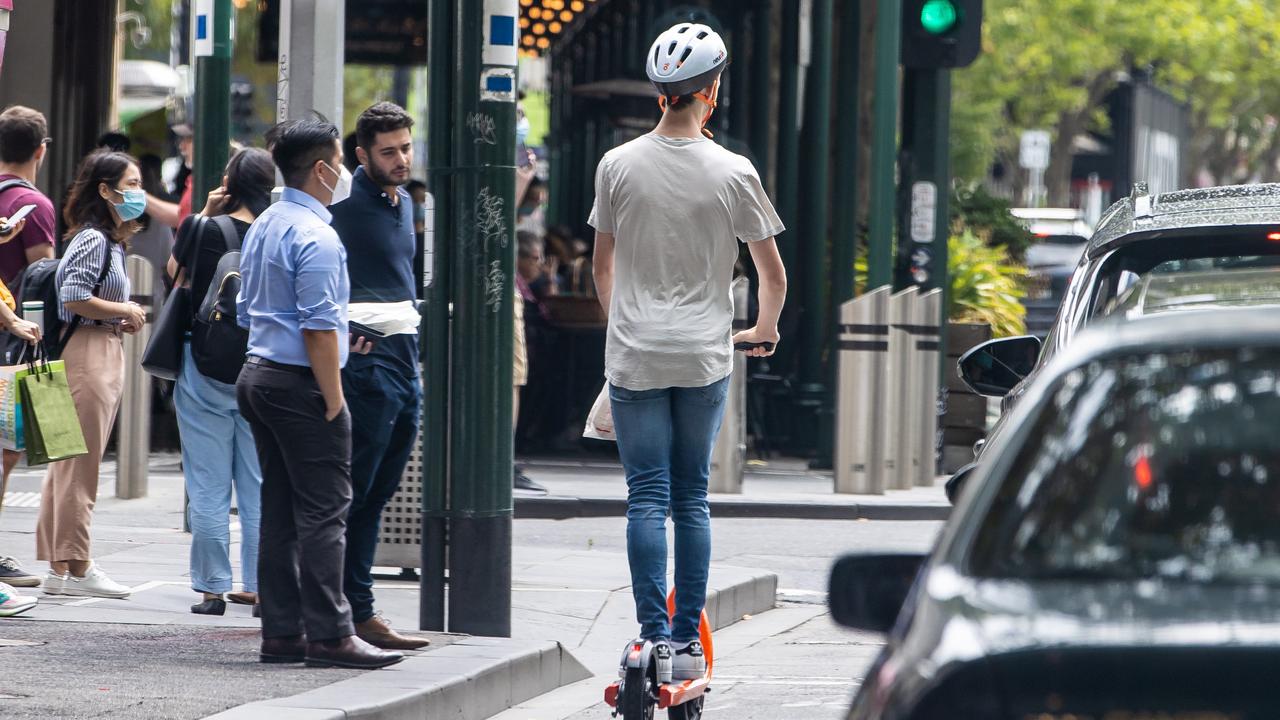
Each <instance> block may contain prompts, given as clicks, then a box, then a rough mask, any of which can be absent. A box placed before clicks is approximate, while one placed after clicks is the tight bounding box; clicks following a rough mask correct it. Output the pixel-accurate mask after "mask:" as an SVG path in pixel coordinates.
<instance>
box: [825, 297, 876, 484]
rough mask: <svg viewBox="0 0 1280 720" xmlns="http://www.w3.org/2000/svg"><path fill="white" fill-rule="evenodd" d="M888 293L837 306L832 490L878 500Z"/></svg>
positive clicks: (857, 299) (859, 298) (860, 298)
mask: <svg viewBox="0 0 1280 720" xmlns="http://www.w3.org/2000/svg"><path fill="white" fill-rule="evenodd" d="M889 293H890V290H889V288H887V287H882V288H877V289H875V290H872V291H870V292H868V293H864V294H863V295H862V296H861V297H858V298H856V299H854V300H850V301H849V302H847V303H845V304H844V305H842V306H840V333H839V338H840V341H839V353H840V355H839V375H838V376H837V387H836V392H837V397H836V438H835V491H836V492H838V493H862V494H874V495H883V494H884V489H885V481H884V478H885V475H884V462H885V461H884V435H885V433H886V430H887V428H886V426H885V423H884V422H883V420H884V416H885V414H884V406H885V399H886V393H885V383H884V372H885V369H886V361H887V359H888V350H889V342H888V340H889V325H888V310H889Z"/></svg>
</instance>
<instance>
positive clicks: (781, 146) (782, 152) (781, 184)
mask: <svg viewBox="0 0 1280 720" xmlns="http://www.w3.org/2000/svg"><path fill="white" fill-rule="evenodd" d="M778 67H779V70H778V72H779V75H780V78H779V81H778V188H777V193H778V214H779V215H781V216H782V222H783V223H784V224H786V226H787V227H789V228H794V227H795V226H796V200H797V197H798V187H799V184H800V183H799V176H800V128H799V117H798V115H799V113H798V112H797V111H798V110H799V107H798V105H799V101H800V0H782V60H781V62H780V63H779V66H778ZM778 247H779V249H780V251H781V254H782V260H783V262H784V263H785V264H786V265H787V266H788V267H794V264H795V260H796V244H795V243H794V242H784V243H779V245H778Z"/></svg>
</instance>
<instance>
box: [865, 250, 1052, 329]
mask: <svg viewBox="0 0 1280 720" xmlns="http://www.w3.org/2000/svg"><path fill="white" fill-rule="evenodd" d="M853 269H854V284H855V286H856V287H857V292H858V294H862V293H863V292H865V291H866V287H867V249H866V247H865V246H863V247H861V248H859V250H858V257H857V259H856V260H855V261H854V264H853ZM947 274H948V276H949V277H950V278H951V294H950V296H949V302H948V304H947V319H948V320H951V321H953V322H973V323H985V324H987V325H990V326H991V331H992V332H993V333H994V334H995V336H996V337H1008V336H1012V335H1021V334H1023V332H1025V330H1026V322H1025V318H1026V314H1027V311H1026V309H1025V308H1023V307H1022V298H1023V297H1024V296H1025V295H1026V291H1025V290H1024V289H1023V281H1024V280H1025V279H1026V276H1027V270H1026V268H1024V267H1022V266H1020V265H1017V264H1015V263H1014V262H1013V261H1012V260H1011V259H1010V257H1009V253H1008V251H1007V250H1005V249H1004V248H1003V247H999V246H995V247H993V246H990V245H988V244H987V243H986V242H985V241H983V239H982V238H981V237H978V235H976V234H975V233H973V232H972V231H968V230H966V231H964V232H961V233H959V234H956V235H952V236H951V239H950V240H949V241H948V242H947Z"/></svg>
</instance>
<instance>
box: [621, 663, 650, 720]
mask: <svg viewBox="0 0 1280 720" xmlns="http://www.w3.org/2000/svg"><path fill="white" fill-rule="evenodd" d="M657 690H658V683H657V678H656V677H655V675H654V669H653V666H652V665H650V664H649V663H645V664H644V665H643V666H641V667H638V668H627V674H626V677H624V678H623V679H622V697H621V698H620V701H619V703H618V709H619V710H620V711H621V714H622V720H653V709H654V707H655V706H656V705H657V704H658V699H657Z"/></svg>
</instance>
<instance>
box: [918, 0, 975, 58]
mask: <svg viewBox="0 0 1280 720" xmlns="http://www.w3.org/2000/svg"><path fill="white" fill-rule="evenodd" d="M981 49H982V0H905V2H904V3H903V6H902V64H903V66H904V67H908V68H918V69H928V68H958V67H964V66H966V65H968V64H969V63H972V62H973V61H974V60H975V59H977V57H978V52H979V51H980V50H981Z"/></svg>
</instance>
